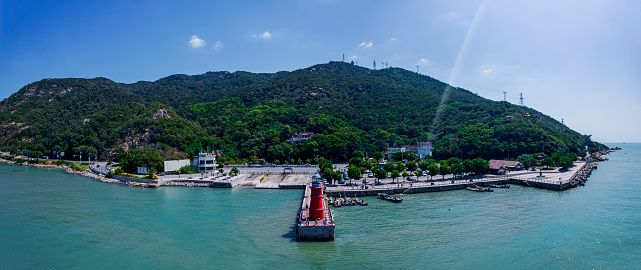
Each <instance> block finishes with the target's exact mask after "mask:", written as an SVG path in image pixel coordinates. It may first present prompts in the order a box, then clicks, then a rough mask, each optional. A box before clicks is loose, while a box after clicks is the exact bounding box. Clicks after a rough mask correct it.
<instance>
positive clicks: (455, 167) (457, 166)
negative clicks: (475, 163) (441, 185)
mask: <svg viewBox="0 0 641 270" xmlns="http://www.w3.org/2000/svg"><path fill="white" fill-rule="evenodd" d="M450 173H452V174H461V173H463V163H462V162H458V163H454V164H452V165H450Z"/></svg>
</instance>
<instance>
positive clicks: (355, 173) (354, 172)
mask: <svg viewBox="0 0 641 270" xmlns="http://www.w3.org/2000/svg"><path fill="white" fill-rule="evenodd" d="M361 174H362V172H361V169H360V168H359V167H356V166H355V165H349V167H347V176H349V178H350V179H354V180H360V179H361Z"/></svg>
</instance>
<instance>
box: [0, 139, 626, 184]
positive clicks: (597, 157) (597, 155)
mask: <svg viewBox="0 0 641 270" xmlns="http://www.w3.org/2000/svg"><path fill="white" fill-rule="evenodd" d="M617 150H621V148H608V149H604V150H601V151H598V152H594V153H591V154H590V156H588V157H586V159H585V161H584V162H585V163H586V165H587V164H591V163H595V162H602V161H607V160H609V159H608V158H604V157H603V156H605V155H608V154H609V153H610V152H612V151H617ZM31 161H33V159H32V160H31ZM0 162H6V163H8V164H14V165H22V166H30V167H38V168H46V169H63V170H64V172H65V173H68V174H75V175H79V176H84V177H88V178H92V179H95V180H97V181H100V182H102V183H108V184H119V185H127V186H129V187H146V188H157V187H161V186H185V187H226V188H233V187H235V186H245V185H239V184H240V183H236V184H235V185H234V184H233V183H231V182H234V181H231V182H230V183H229V184H227V185H222V186H221V185H215V183H214V182H215V181H211V182H209V181H199V180H178V181H172V180H170V181H166V180H165V181H163V180H162V179H159V180H146V179H138V178H129V177H123V176H118V177H114V178H108V177H106V176H104V175H103V174H102V173H98V172H95V171H94V170H93V167H90V169H88V170H84V171H76V170H74V169H72V168H71V166H70V165H57V164H51V163H49V162H50V161H48V162H47V163H46V164H41V163H39V162H37V161H36V162H28V160H27V159H24V160H22V162H15V161H14V160H8V159H5V158H0ZM594 169H596V166H591V165H590V166H589V171H590V172H591V171H592V170H594ZM589 176H590V173H583V174H581V175H576V176H572V177H570V178H569V179H568V182H571V181H574V180H575V179H574V178H575V177H576V180H578V181H577V182H580V183H578V184H573V185H572V187H576V185H583V183H584V182H585V181H587V180H588V179H587V178H588V177H589ZM117 178H118V179H117ZM278 178H280V177H278ZM484 178H485V177H484ZM490 178H496V177H491V176H490ZM283 179H284V177H283ZM236 180H238V179H236ZM281 180H282V179H281ZM454 180H455V181H456V180H461V179H454ZM228 181H229V180H228ZM455 181H452V184H454V182H455ZM236 182H239V181H236ZM481 182H482V181H481ZM527 182H531V179H528V180H526V182H525V183H526V184H527ZM419 183H420V182H419ZM497 183H498V184H505V183H508V182H507V181H503V182H497ZM417 184H418V183H417ZM433 184H434V183H432V185H433ZM478 184H480V183H478ZM419 185H420V184H419ZM425 185H427V183H425ZM482 185H483V184H482ZM399 187H400V186H399ZM271 188H274V187H271ZM278 188H280V187H278ZM415 189H416V188H412V186H411V185H409V186H408V187H407V188H401V189H399V191H398V192H392V191H389V190H388V191H387V192H389V193H392V194H394V193H406V192H408V191H409V190H415ZM548 189H557V188H548ZM563 189H565V188H563ZM330 190H331V188H330ZM330 190H328V191H327V192H328V193H329V194H334V193H336V194H342V193H345V195H347V194H351V193H353V192H354V190H353V189H348V188H347V187H346V186H345V187H338V190H331V191H330ZM440 190H441V189H439V190H433V191H440ZM443 190H447V189H443ZM557 190H561V189H557ZM372 191H373V190H372ZM424 192H432V190H431V189H430V191H424ZM408 193H414V192H408ZM362 195H364V194H362ZM372 196H373V195H372Z"/></svg>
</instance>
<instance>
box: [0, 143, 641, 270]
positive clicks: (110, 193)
mask: <svg viewBox="0 0 641 270" xmlns="http://www.w3.org/2000/svg"><path fill="white" fill-rule="evenodd" d="M609 145H610V146H613V147H614V146H620V147H622V148H623V150H621V151H616V152H614V153H612V154H610V155H608V156H607V157H608V158H609V159H610V161H607V162H601V163H599V168H598V169H597V170H595V171H594V173H593V174H592V176H591V177H590V179H589V181H588V182H587V183H586V185H585V186H584V187H579V188H575V189H571V190H566V191H561V192H557V191H549V190H541V189H535V188H526V187H521V186H515V185H512V188H510V189H498V190H496V191H495V192H493V193H477V192H469V191H466V190H460V191H448V192H438V193H423V194H411V195H403V199H404V201H403V202H402V203H400V204H393V203H390V202H387V201H382V200H380V199H377V198H374V197H365V200H366V201H368V202H369V206H366V207H361V206H352V207H341V208H338V209H334V215H335V221H336V224H337V227H336V240H335V241H330V242H297V241H295V240H294V237H295V234H294V222H295V216H296V212H297V210H298V207H299V205H300V200H301V196H302V190H256V189H252V188H234V189H214V188H188V187H161V188H158V189H144V188H129V187H126V186H121V185H114V184H105V183H100V182H98V181H95V180H93V179H89V178H84V177H80V176H75V175H69V174H65V173H63V172H61V171H60V170H56V169H41V168H31V167H24V166H16V165H8V164H4V163H0V268H2V269H96V268H97V269H102V268H109V269H112V268H126V269H130V268H134V269H177V268H181V269H223V268H234V269H235V268H243V269H250V268H251V269H255V268H261V269H262V268H267V269H272V268H281V269H283V267H286V269H301V268H302V269H309V268H321V269H371V268H393V269H451V268H456V269H640V268H641V176H640V175H641V166H640V165H639V164H640V163H641V144H630V143H628V144H609Z"/></svg>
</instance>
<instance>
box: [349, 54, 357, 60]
mask: <svg viewBox="0 0 641 270" xmlns="http://www.w3.org/2000/svg"><path fill="white" fill-rule="evenodd" d="M349 59H358V56H356V55H354V56H350V57H349Z"/></svg>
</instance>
